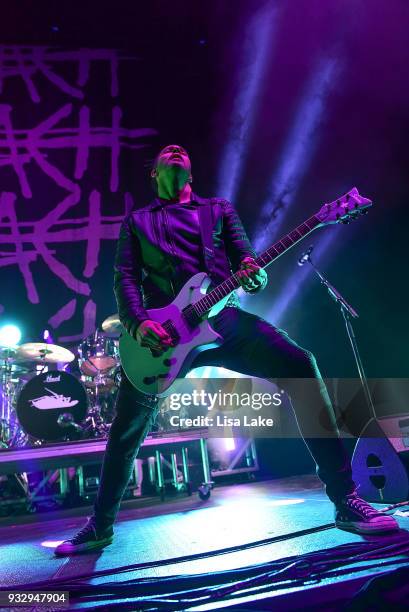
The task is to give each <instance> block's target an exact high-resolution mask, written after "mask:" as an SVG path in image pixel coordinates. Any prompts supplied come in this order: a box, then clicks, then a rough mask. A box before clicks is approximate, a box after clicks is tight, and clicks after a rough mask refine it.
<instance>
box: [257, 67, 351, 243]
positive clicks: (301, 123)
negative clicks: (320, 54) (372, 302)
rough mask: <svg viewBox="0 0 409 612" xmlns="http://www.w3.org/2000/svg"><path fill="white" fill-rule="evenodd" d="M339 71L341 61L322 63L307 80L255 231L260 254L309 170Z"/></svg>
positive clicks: (276, 229) (281, 221)
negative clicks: (329, 97) (327, 103)
mask: <svg viewBox="0 0 409 612" xmlns="http://www.w3.org/2000/svg"><path fill="white" fill-rule="evenodd" d="M339 70H340V61H339V60H338V59H334V58H333V57H327V58H325V59H322V60H321V61H320V62H319V64H318V66H317V68H316V69H315V71H314V73H313V75H312V77H311V78H310V80H309V82H308V84H307V86H306V88H305V92H304V95H303V97H302V100H301V103H300V105H299V107H298V111H297V114H296V117H295V120H294V123H293V127H292V129H291V131H290V134H289V136H288V138H287V142H286V144H285V146H284V151H283V154H282V157H281V163H280V165H279V167H278V169H277V171H276V173H275V174H274V177H273V179H272V182H271V187H270V193H269V196H268V198H267V201H266V202H265V204H264V205H263V207H262V210H261V221H260V223H259V225H258V227H257V228H256V231H255V234H254V235H255V240H254V241H253V244H254V248H255V250H256V251H257V252H261V251H263V250H264V248H265V247H266V246H267V245H268V244H269V243H270V242H271V237H272V236H273V235H275V234H276V233H277V232H278V231H280V229H281V225H282V224H283V221H284V220H285V218H286V217H287V216H288V212H289V210H290V208H291V204H292V203H293V201H294V198H295V196H296V194H297V190H298V187H299V185H300V183H301V180H302V178H303V176H304V175H305V173H306V171H307V170H308V168H309V165H310V163H311V161H312V158H313V153H314V151H315V149H316V147H317V144H318V140H319V131H320V130H319V128H320V124H321V123H322V119H323V117H324V115H325V102H326V99H327V96H328V94H329V92H330V90H331V88H332V87H333V85H334V83H335V77H337V76H338V72H339Z"/></svg>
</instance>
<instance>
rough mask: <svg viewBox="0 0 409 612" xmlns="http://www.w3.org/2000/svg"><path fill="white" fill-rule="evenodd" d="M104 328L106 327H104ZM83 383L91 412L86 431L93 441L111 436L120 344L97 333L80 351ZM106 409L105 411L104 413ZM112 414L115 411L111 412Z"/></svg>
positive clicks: (83, 343) (87, 340)
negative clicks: (96, 438)
mask: <svg viewBox="0 0 409 612" xmlns="http://www.w3.org/2000/svg"><path fill="white" fill-rule="evenodd" d="M103 325H104V324H103ZM78 353H79V356H80V357H79V360H78V363H79V367H80V370H81V372H82V375H81V381H82V382H83V384H84V386H85V387H86V388H87V392H88V396H89V399H90V408H89V409H88V412H87V417H86V419H85V431H86V432H87V433H90V434H91V435H92V436H93V437H99V436H103V437H105V436H107V435H108V431H109V427H110V423H108V421H109V420H112V418H111V419H109V417H110V416H111V415H109V414H107V413H108V411H109V409H108V410H107V405H108V406H109V405H110V404H112V403H113V397H112V394H113V393H115V391H116V388H115V384H116V379H115V377H116V372H117V370H118V364H119V356H118V345H117V342H116V341H115V340H114V339H113V338H110V337H108V335H107V334H106V333H103V332H100V331H98V330H96V331H95V332H94V334H92V335H91V336H88V338H86V339H85V340H84V341H83V342H81V344H80V345H79V347H78ZM104 408H105V410H104ZM111 412H112V411H111Z"/></svg>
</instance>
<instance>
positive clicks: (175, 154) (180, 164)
mask: <svg viewBox="0 0 409 612" xmlns="http://www.w3.org/2000/svg"><path fill="white" fill-rule="evenodd" d="M175 171H176V172H177V173H178V174H186V179H188V178H189V177H190V175H191V171H192V165H191V163H190V159H189V155H188V153H187V151H186V149H184V148H183V147H181V146H179V145H168V146H167V147H165V148H164V149H162V151H161V152H160V153H159V155H158V157H157V160H156V169H155V171H154V172H155V173H156V176H160V174H161V173H162V172H175Z"/></svg>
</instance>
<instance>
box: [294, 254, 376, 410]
mask: <svg viewBox="0 0 409 612" xmlns="http://www.w3.org/2000/svg"><path fill="white" fill-rule="evenodd" d="M311 252H312V248H311V247H310V249H308V251H306V253H305V254H304V255H303V256H302V257H301V258H300V259H299V260H298V263H299V265H303V264H304V263H307V262H308V263H309V264H310V265H311V267H312V268H313V270H314V272H315V273H316V275H317V276H318V277H319V279H320V281H321V284H322V285H324V287H326V288H327V291H328V293H329V295H330V297H331V298H332V299H333V300H334V301H335V302H336V303H337V304H338V305H339V306H340V309H341V313H342V316H343V319H344V321H345V327H346V330H347V334H348V338H349V341H350V343H351V347H352V351H353V353H354V357H355V362H356V367H357V369H358V373H359V378H360V379H361V383H362V387H363V390H364V394H365V399H366V402H367V404H368V408H369V410H370V412H371V414H372V415H373V418H374V419H376V418H377V417H376V413H375V406H374V403H373V401H372V395H371V392H370V390H369V386H368V379H367V377H366V374H365V370H364V366H363V364H362V359H361V355H360V354H359V350H358V344H357V341H356V338H355V334H354V329H353V327H352V322H351V317H352V318H353V319H357V318H358V317H359V315H358V313H357V311H356V310H355V309H354V308H353V307H352V306H351V305H350V304H348V302H347V301H346V299H345V298H344V297H343V296H342V295H341V293H340V292H339V291H338V289H336V288H335V287H334V285H331V283H330V282H329V281H328V279H326V278H325V276H324V275H323V274H322V272H320V271H319V270H318V268H317V267H316V265H315V264H314V262H313V261H312V259H311Z"/></svg>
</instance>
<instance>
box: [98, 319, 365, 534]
mask: <svg viewBox="0 0 409 612" xmlns="http://www.w3.org/2000/svg"><path fill="white" fill-rule="evenodd" d="M210 321H211V325H212V326H213V328H214V329H215V330H216V331H217V332H218V333H219V334H220V335H221V336H222V337H223V344H222V346H220V347H218V348H215V349H210V350H208V351H203V352H202V353H200V354H199V355H198V356H197V357H196V359H195V361H194V363H193V364H192V369H193V368H196V367H200V366H203V365H212V366H219V367H224V368H227V369H230V370H233V371H235V372H241V373H242V374H245V375H247V376H256V377H258V378H266V379H274V380H276V381H277V382H278V383H279V384H280V385H281V386H282V388H283V389H285V391H286V392H287V393H288V394H289V395H290V397H291V400H292V405H293V409H294V412H295V416H296V419H297V423H298V427H299V429H300V432H301V435H302V436H303V438H304V441H305V443H306V444H307V447H308V449H309V451H310V453H311V455H312V457H313V459H314V461H315V462H316V465H317V474H318V476H319V477H320V479H321V480H322V482H323V483H324V484H325V488H326V493H327V495H328V497H329V498H330V499H331V500H332V501H334V502H337V501H338V500H339V499H341V498H342V497H344V496H345V495H347V494H348V493H351V492H353V491H354V490H355V488H356V487H355V484H354V482H353V480H352V474H351V464H350V460H349V457H348V455H347V453H346V451H345V448H344V445H343V443H342V440H341V439H340V437H339V434H338V430H337V426H336V423H335V416H334V412H333V409H332V405H331V401H330V399H329V396H328V392H327V390H326V387H325V385H324V382H323V380H322V378H321V375H320V372H319V370H318V367H317V364H316V361H315V358H314V356H313V355H312V354H311V353H309V352H308V351H306V350H304V349H302V348H300V347H299V346H298V345H297V344H296V343H295V342H294V341H293V340H291V339H290V338H289V336H288V335H287V334H286V333H285V332H284V331H282V330H279V329H277V328H276V327H274V326H273V325H271V324H270V323H268V322H267V321H265V320H264V319H262V318H260V317H258V316H256V315H254V314H251V313H249V312H246V311H245V310H242V309H241V308H236V307H228V308H224V309H223V310H222V311H221V312H220V313H219V314H218V315H216V317H214V318H212V319H211V320H210ZM301 379H309V380H308V381H305V383H303V381H302V380H301ZM307 382H308V389H309V391H308V393H306V392H305V387H306V384H307ZM156 414H157V402H156V401H148V400H147V399H146V396H143V395H141V394H140V393H139V392H137V391H136V390H135V389H134V388H133V387H132V385H131V384H130V382H129V381H128V380H127V379H126V377H125V376H123V377H122V382H121V386H120V389H119V392H118V397H117V403H116V416H115V419H114V421H113V423H112V426H111V430H110V434H109V440H108V443H107V448H106V452H105V457H104V463H103V468H102V474H101V484H100V487H99V491H98V496H97V500H96V502H95V518H96V521H97V524H98V525H100V526H101V527H105V526H108V525H111V524H112V523H113V522H114V520H115V517H116V514H117V512H118V509H119V505H120V502H121V498H122V495H123V493H124V491H125V488H126V486H127V484H128V481H129V478H130V474H131V471H132V465H133V461H134V459H135V457H136V455H137V452H138V450H139V447H140V445H141V444H142V442H143V440H144V438H145V436H146V435H147V433H148V431H149V430H150V429H151V427H152V424H153V422H154V419H155V417H156ZM318 422H320V423H321V424H322V425H323V426H324V427H325V431H326V432H328V435H327V436H326V437H314V432H315V431H317V428H316V425H317V424H318Z"/></svg>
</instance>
